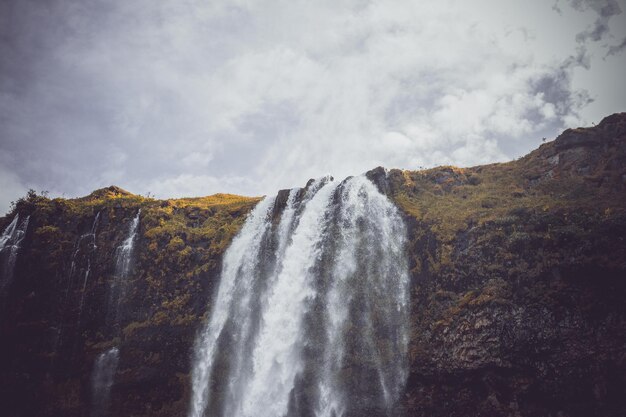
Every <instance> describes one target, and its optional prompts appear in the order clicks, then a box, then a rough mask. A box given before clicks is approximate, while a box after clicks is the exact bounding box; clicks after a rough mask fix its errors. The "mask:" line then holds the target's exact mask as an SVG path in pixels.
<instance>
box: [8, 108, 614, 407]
mask: <svg viewBox="0 0 626 417" xmlns="http://www.w3.org/2000/svg"><path fill="white" fill-rule="evenodd" d="M368 177H369V178H370V180H371V181H372V182H373V183H374V184H375V185H376V186H377V187H378V188H379V190H380V191H381V192H383V193H385V194H386V195H387V196H388V197H389V198H390V199H391V200H392V201H394V202H395V203H396V204H397V206H398V207H399V208H400V209H401V211H402V212H403V214H404V219H405V222H406V225H407V230H408V241H409V242H410V243H409V247H408V255H409V262H410V268H411V337H410V345H409V348H410V375H409V378H408V383H407V387H406V392H405V393H404V395H403V400H402V407H403V408H404V410H405V412H404V413H405V415H407V416H446V417H448V416H463V417H466V416H554V417H557V416H559V417H561V416H562V417H565V416H623V415H626V392H625V391H626V303H625V302H624V300H625V299H626V280H625V278H626V242H625V241H624V239H625V238H626V114H616V115H612V116H609V117H607V118H606V119H604V120H603V121H602V123H600V124H599V125H598V126H595V127H592V128H584V129H582V128H581V129H570V130H567V131H565V132H564V133H563V134H562V135H560V136H559V137H558V138H557V139H556V140H555V141H553V142H551V143H547V144H544V145H542V146H541V147H540V148H539V149H537V150H535V151H534V152H532V153H530V154H529V155H527V156H526V157H524V158H521V159H519V160H517V161H513V162H510V163H506V164H493V165H486V166H480V167H474V168H466V169H460V168H455V167H440V168H435V169H431V170H425V171H400V170H390V171H386V170H384V169H382V168H377V169H374V170H372V171H370V172H369V173H368ZM288 194H289V193H288V192H280V193H279V194H278V198H277V201H276V204H275V207H277V210H278V208H280V207H281V206H284V205H285V204H286V201H287V197H288ZM257 202H258V199H249V198H243V197H237V196H231V195H216V196H211V197H206V198H197V199H180V200H167V201H159V200H153V199H149V198H143V197H140V196H136V195H132V194H130V193H128V192H126V191H124V190H122V189H120V188H117V187H108V188H105V189H102V190H98V191H95V192H94V193H92V194H91V195H89V196H87V197H85V198H82V199H75V200H64V199H53V200H50V199H47V198H44V197H41V196H37V195H33V194H31V195H29V196H28V197H27V198H24V199H22V200H20V201H19V202H18V203H17V205H16V207H15V209H14V210H13V211H12V212H11V213H10V214H9V215H8V216H7V217H5V218H0V231H4V230H5V229H6V228H7V227H9V226H10V224H11V222H12V221H13V220H14V218H15V215H16V214H18V213H19V216H20V219H25V218H29V222H28V224H27V227H26V228H25V229H26V230H25V235H24V237H23V239H22V240H21V241H20V244H19V251H18V254H17V256H16V257H15V259H14V261H15V264H14V265H13V266H12V268H11V270H12V275H13V276H12V277H11V280H10V281H9V280H7V281H6V282H10V284H8V285H6V286H5V287H4V288H3V290H2V293H1V294H0V310H1V311H0V335H1V337H0V404H1V406H0V407H1V409H2V413H1V414H2V415H6V416H11V417H12V416H88V415H102V414H98V413H94V410H93V405H94V403H98V402H99V401H102V399H101V398H94V397H95V396H96V395H95V394H94V393H93V392H92V384H91V378H92V374H93V369H94V364H95V363H96V362H98V358H102V357H105V356H106V352H112V351H114V350H113V349H117V348H118V347H119V360H118V359H116V361H118V363H116V366H117V368H116V371H115V376H114V383H113V384H112V386H111V389H110V399H107V403H108V415H120V416H122V415H125V416H152V417H155V416H156V417H158V416H185V415H186V413H187V411H188V406H189V399H190V395H191V393H190V371H191V370H190V367H191V356H192V351H193V343H194V339H195V336H196V332H197V331H198V329H200V328H201V327H203V326H202V323H204V322H206V319H207V311H208V307H207V306H208V305H209V303H210V302H211V300H212V297H213V293H214V291H215V289H216V288H217V284H218V282H217V281H218V279H219V272H220V268H221V259H222V254H223V253H224V250H225V248H226V247H227V246H228V244H229V243H230V241H231V240H232V238H233V236H234V235H235V234H236V233H237V231H238V230H239V228H240V227H241V225H242V224H243V221H244V220H245V217H246V215H247V214H248V212H249V211H250V210H251V209H252V207H254V206H255V204H256V203H257ZM139 209H141V214H140V218H139V225H138V233H137V240H136V241H135V248H134V255H133V260H132V261H131V266H130V272H129V273H128V276H127V280H128V282H126V284H125V286H124V289H125V291H124V293H123V294H122V295H121V299H120V300H119V308H120V311H121V313H120V314H118V319H119V324H116V325H111V323H109V322H108V320H107V305H108V304H109V301H108V300H109V295H110V293H111V285H112V283H113V282H116V278H119V277H116V253H117V252H118V250H117V249H118V248H119V247H120V245H122V244H123V243H124V241H125V239H127V234H128V230H129V225H130V223H131V222H132V220H133V218H134V217H135V216H136V215H137V212H138V210H139ZM28 216H30V217H28ZM96 217H97V218H98V220H97V221H96ZM16 223H19V222H16ZM92 235H93V236H92ZM5 252H6V250H4V249H3V250H2V251H0V262H2V263H6V262H7V259H8V256H7V255H6V253H5ZM0 267H2V268H0V271H7V270H8V269H7V268H5V267H4V265H0ZM3 274H6V272H3ZM0 278H2V279H3V282H5V281H4V279H5V278H6V277H4V276H2V277H0ZM103 355H105V356H103ZM116 358H117V357H116ZM101 362H102V361H100V362H98V363H101Z"/></svg>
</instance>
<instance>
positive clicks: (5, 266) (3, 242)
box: [0, 214, 30, 294]
mask: <svg viewBox="0 0 626 417" xmlns="http://www.w3.org/2000/svg"><path fill="white" fill-rule="evenodd" d="M29 221H30V216H27V217H26V218H25V219H24V220H23V221H21V222H20V221H19V214H16V215H15V217H14V218H13V220H12V221H11V223H10V224H9V225H8V226H7V227H6V228H5V229H4V232H3V233H2V236H0V260H1V263H0V268H1V270H0V294H3V293H4V291H5V289H6V288H7V287H8V286H9V285H10V284H11V282H13V275H14V272H15V263H16V261H17V256H18V254H19V251H20V248H21V245H22V241H23V240H24V238H25V237H26V231H27V230H28V223H29Z"/></svg>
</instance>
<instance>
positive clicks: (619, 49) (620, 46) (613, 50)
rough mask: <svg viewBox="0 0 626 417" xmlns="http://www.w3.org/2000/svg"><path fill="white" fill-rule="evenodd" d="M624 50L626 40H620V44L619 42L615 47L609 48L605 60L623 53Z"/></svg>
mask: <svg viewBox="0 0 626 417" xmlns="http://www.w3.org/2000/svg"><path fill="white" fill-rule="evenodd" d="M624 49H626V38H624V39H622V42H620V43H619V44H617V45H611V46H610V47H609V50H608V51H607V53H606V56H605V58H606V57H608V56H610V55H617V54H619V53H621V52H623V51H624Z"/></svg>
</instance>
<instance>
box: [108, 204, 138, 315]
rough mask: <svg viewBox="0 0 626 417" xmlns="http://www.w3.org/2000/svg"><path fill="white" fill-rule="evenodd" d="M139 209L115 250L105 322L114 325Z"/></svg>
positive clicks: (132, 247)
mask: <svg viewBox="0 0 626 417" xmlns="http://www.w3.org/2000/svg"><path fill="white" fill-rule="evenodd" d="M140 215H141V210H137V214H136V215H135V217H134V218H133V220H132V221H131V222H130V225H129V227H128V235H127V236H126V239H124V242H122V244H121V245H120V246H118V247H117V249H116V250H115V278H114V280H113V282H112V283H111V286H110V288H109V297H108V304H107V323H108V324H109V325H115V323H117V320H118V316H119V310H120V301H121V298H122V297H121V295H122V294H123V293H124V290H125V288H126V280H127V278H128V274H129V273H130V266H131V260H132V255H133V249H134V247H135V240H136V237H137V229H138V227H139V216H140Z"/></svg>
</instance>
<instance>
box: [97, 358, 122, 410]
mask: <svg viewBox="0 0 626 417" xmlns="http://www.w3.org/2000/svg"><path fill="white" fill-rule="evenodd" d="M119 354H120V352H119V350H118V349H117V348H116V347H113V348H111V349H109V350H107V351H106V352H103V353H101V354H100V355H98V357H97V358H96V361H95V363H94V365H93V371H92V373H91V403H92V407H91V416H92V417H104V416H106V415H107V413H108V409H109V398H110V394H111V387H113V378H114V376H115V370H116V369H117V362H118V360H119Z"/></svg>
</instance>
